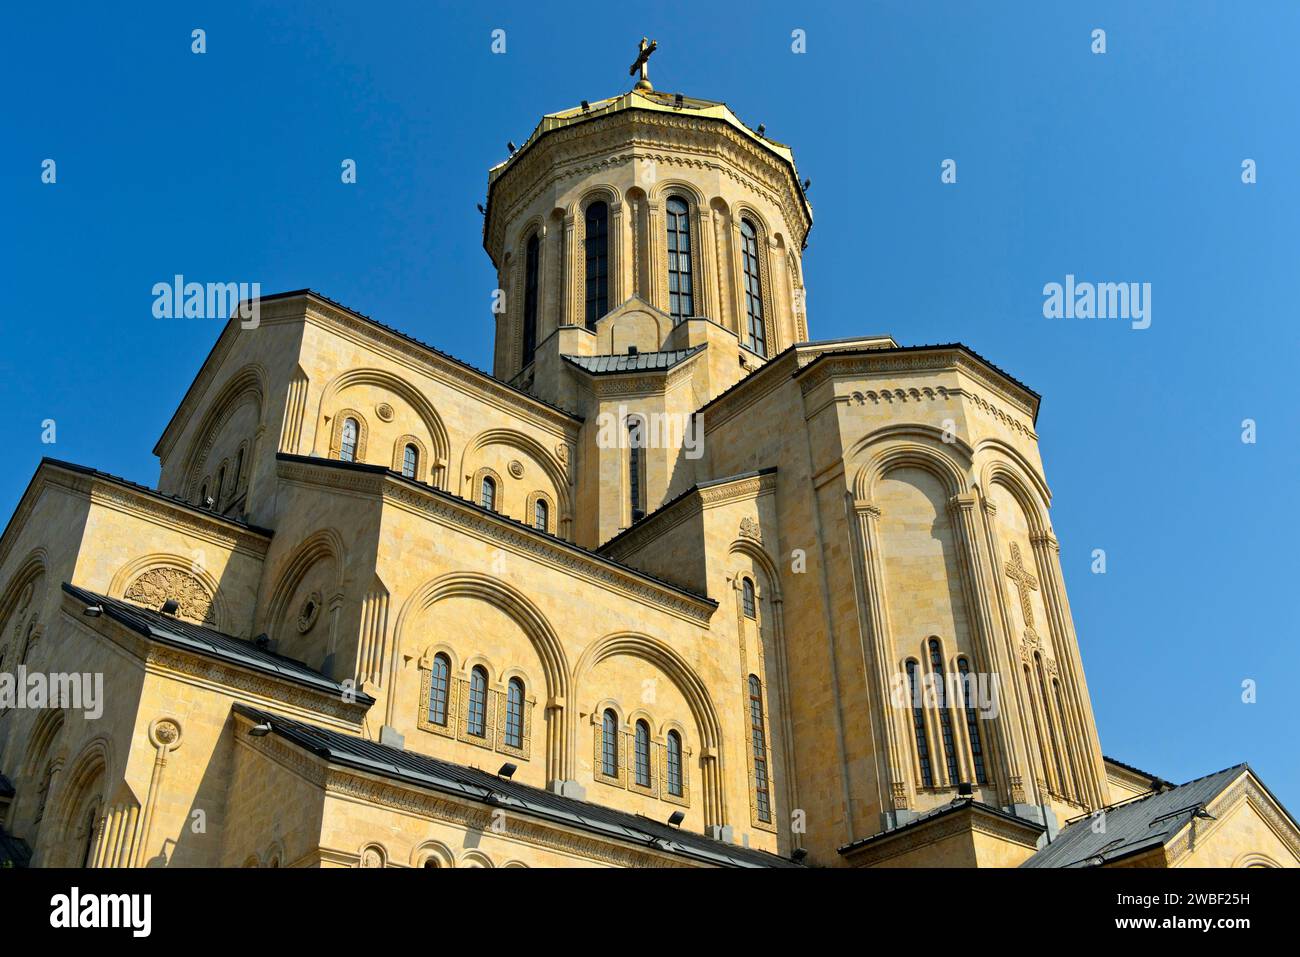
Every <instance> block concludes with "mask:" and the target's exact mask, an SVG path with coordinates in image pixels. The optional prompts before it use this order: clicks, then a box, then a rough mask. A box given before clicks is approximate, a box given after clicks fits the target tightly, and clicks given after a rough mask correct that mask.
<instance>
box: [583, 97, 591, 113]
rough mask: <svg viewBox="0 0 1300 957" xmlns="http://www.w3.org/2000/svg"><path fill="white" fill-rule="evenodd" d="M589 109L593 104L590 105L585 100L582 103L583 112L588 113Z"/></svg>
mask: <svg viewBox="0 0 1300 957" xmlns="http://www.w3.org/2000/svg"><path fill="white" fill-rule="evenodd" d="M589 109H591V104H590V103H588V102H587V101H586V100H583V101H582V112H584V113H586V112H587V111H588V110H589Z"/></svg>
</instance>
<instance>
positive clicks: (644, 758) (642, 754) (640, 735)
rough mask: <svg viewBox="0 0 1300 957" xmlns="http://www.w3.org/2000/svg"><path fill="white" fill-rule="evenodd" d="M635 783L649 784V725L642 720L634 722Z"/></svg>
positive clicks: (641, 785) (642, 785) (646, 785)
mask: <svg viewBox="0 0 1300 957" xmlns="http://www.w3.org/2000/svg"><path fill="white" fill-rule="evenodd" d="M636 783H637V786H638V787H643V788H648V787H649V786H650V725H648V724H646V723H645V722H644V721H638V722H637V723H636Z"/></svg>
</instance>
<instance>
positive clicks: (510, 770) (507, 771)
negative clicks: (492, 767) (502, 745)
mask: <svg viewBox="0 0 1300 957" xmlns="http://www.w3.org/2000/svg"><path fill="white" fill-rule="evenodd" d="M518 770H519V766H518V765H515V764H511V763H510V762H509V761H507V762H506V763H505V764H503V765H501V770H499V771H497V777H499V778H505V780H507V781H509V780H510V779H511V778H513V777H514V776H515V772H516V771H518Z"/></svg>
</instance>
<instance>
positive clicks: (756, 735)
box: [749, 675, 772, 821]
mask: <svg viewBox="0 0 1300 957" xmlns="http://www.w3.org/2000/svg"><path fill="white" fill-rule="evenodd" d="M749 727H750V737H751V740H752V743H753V748H754V796H755V798H756V801H755V803H756V805H757V807H758V819H759V820H760V821H770V820H772V797H771V794H770V792H769V790H768V785H767V736H766V735H765V733H764V731H763V686H762V684H761V683H760V682H759V680H758V676H757V675H750V676H749Z"/></svg>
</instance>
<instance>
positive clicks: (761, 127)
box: [757, 123, 767, 136]
mask: <svg viewBox="0 0 1300 957" xmlns="http://www.w3.org/2000/svg"><path fill="white" fill-rule="evenodd" d="M757 132H758V135H759V136H762V135H763V134H764V133H766V132H767V127H766V126H764V125H763V124H762V123H759V124H758V130H757Z"/></svg>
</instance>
